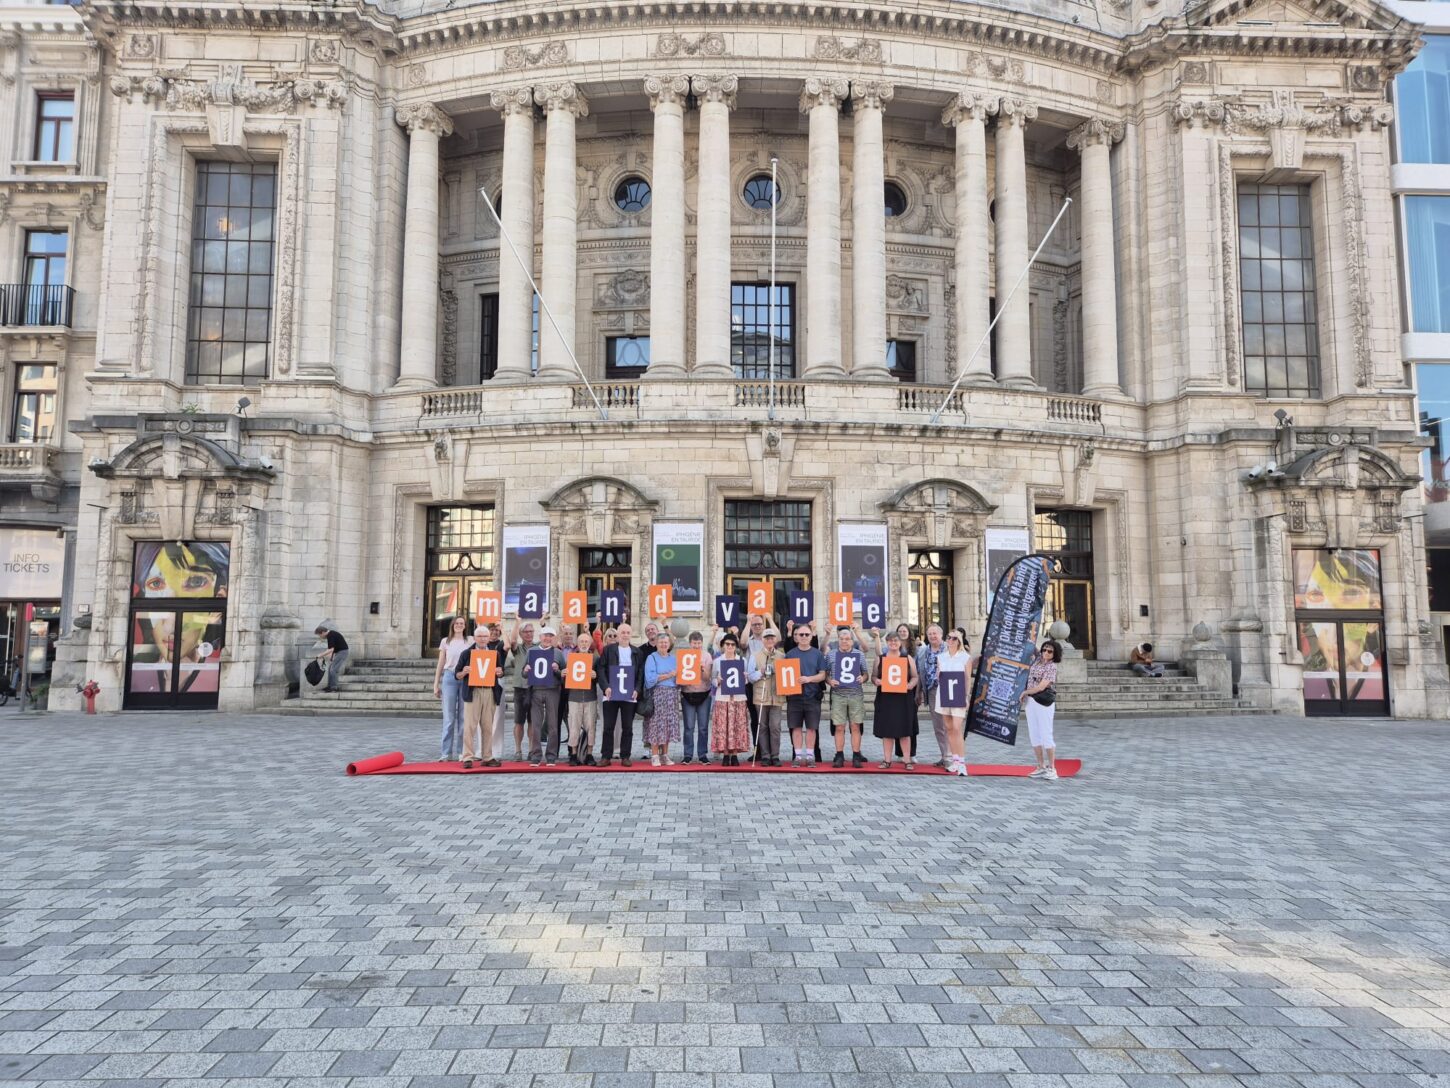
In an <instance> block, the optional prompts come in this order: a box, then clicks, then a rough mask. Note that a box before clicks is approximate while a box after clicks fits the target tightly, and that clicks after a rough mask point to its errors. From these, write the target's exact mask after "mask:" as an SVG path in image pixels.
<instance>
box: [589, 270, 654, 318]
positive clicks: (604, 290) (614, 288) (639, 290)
mask: <svg viewBox="0 0 1450 1088" xmlns="http://www.w3.org/2000/svg"><path fill="white" fill-rule="evenodd" d="M595 282H596V286H595V288H594V304H595V305H596V306H599V307H603V308H607V309H612V310H628V309H633V308H634V307H636V306H648V305H649V273H648V272H641V271H639V270H638V269H634V268H627V269H625V270H624V271H623V272H616V273H614V275H612V276H601V277H600V278H599V279H598V280H596V281H595Z"/></svg>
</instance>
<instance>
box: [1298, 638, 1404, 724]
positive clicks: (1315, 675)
mask: <svg viewBox="0 0 1450 1088" xmlns="http://www.w3.org/2000/svg"><path fill="white" fill-rule="evenodd" d="M1298 631H1299V651H1300V653H1301V654H1302V655H1303V657H1304V713H1305V714H1309V715H1321V714H1353V715H1374V716H1379V715H1383V714H1388V713H1389V685H1388V683H1387V682H1386V675H1385V655H1384V627H1383V625H1382V624H1381V623H1379V622H1377V621H1373V620H1350V621H1339V620H1314V621H1305V620H1301V621H1300V622H1299V624H1298Z"/></svg>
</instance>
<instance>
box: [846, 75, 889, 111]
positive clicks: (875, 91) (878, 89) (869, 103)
mask: <svg viewBox="0 0 1450 1088" xmlns="http://www.w3.org/2000/svg"><path fill="white" fill-rule="evenodd" d="M895 96H896V88H895V87H893V86H892V85H891V84H890V83H883V82H882V81H880V80H873V79H863V80H855V79H853V80H851V101H852V102H853V103H855V106H856V108H857V109H872V110H879V109H884V108H885V107H886V103H888V102H890V101H891V99H892V98H894V97H895Z"/></svg>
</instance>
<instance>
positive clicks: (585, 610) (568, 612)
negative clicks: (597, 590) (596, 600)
mask: <svg viewBox="0 0 1450 1088" xmlns="http://www.w3.org/2000/svg"><path fill="white" fill-rule="evenodd" d="M563 621H564V622H565V623H588V622H589V594H587V593H585V592H584V591H583V590H582V589H566V590H565V591H564V615H563Z"/></svg>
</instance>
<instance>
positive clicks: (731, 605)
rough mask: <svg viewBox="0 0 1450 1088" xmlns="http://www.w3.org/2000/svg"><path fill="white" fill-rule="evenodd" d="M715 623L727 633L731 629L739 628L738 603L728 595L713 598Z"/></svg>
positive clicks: (722, 594)
mask: <svg viewBox="0 0 1450 1088" xmlns="http://www.w3.org/2000/svg"><path fill="white" fill-rule="evenodd" d="M715 623H716V625H717V626H719V627H721V628H723V629H725V630H727V631H728V630H729V629H730V628H732V627H739V626H740V602H739V601H737V600H736V599H735V598H734V597H732V596H730V595H729V594H726V593H720V594H717V595H716V597H715Z"/></svg>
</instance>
